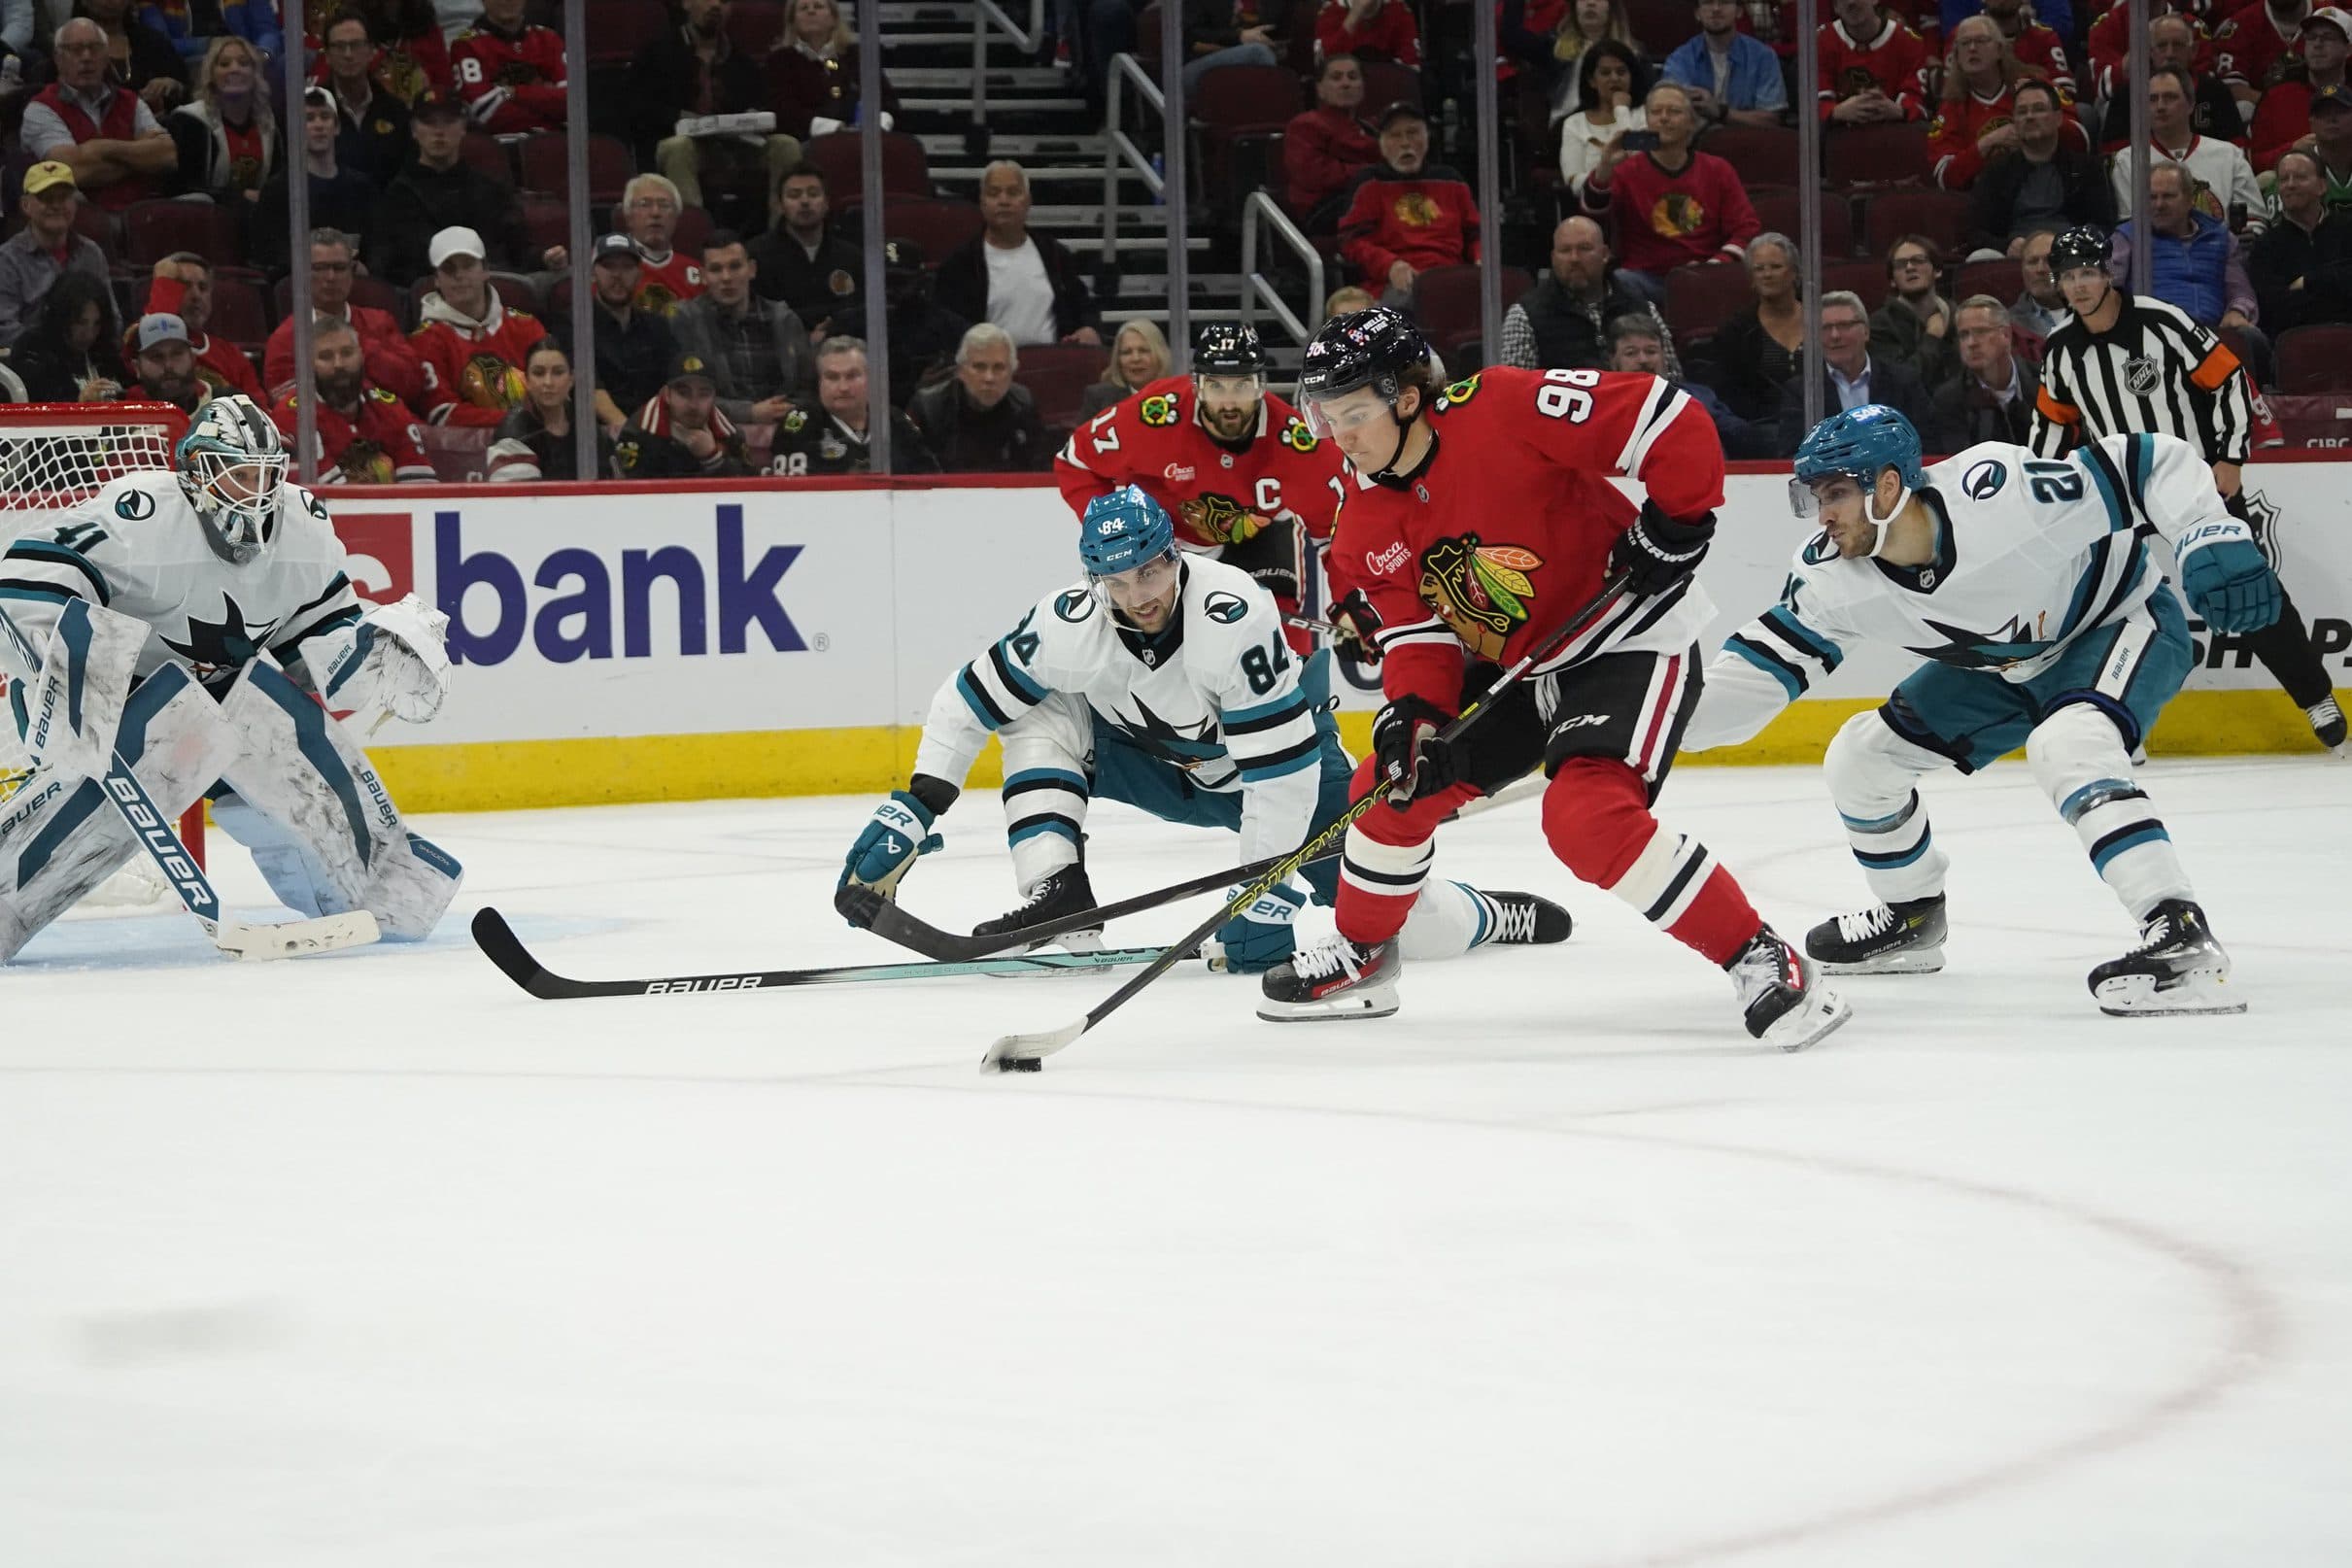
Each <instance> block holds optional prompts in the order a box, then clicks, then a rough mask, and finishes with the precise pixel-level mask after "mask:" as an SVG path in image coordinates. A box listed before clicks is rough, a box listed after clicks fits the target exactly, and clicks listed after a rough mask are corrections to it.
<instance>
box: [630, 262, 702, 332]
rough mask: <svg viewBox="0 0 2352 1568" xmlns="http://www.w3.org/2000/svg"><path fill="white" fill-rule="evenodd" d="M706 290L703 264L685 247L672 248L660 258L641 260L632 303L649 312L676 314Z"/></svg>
mask: <svg viewBox="0 0 2352 1568" xmlns="http://www.w3.org/2000/svg"><path fill="white" fill-rule="evenodd" d="M701 291H702V265H701V263H700V262H699V260H697V259H696V258H695V257H694V256H688V255H687V254H686V253H685V252H684V251H679V250H672V251H671V252H670V253H669V254H668V255H667V256H664V257H663V258H662V259H661V260H660V261H658V262H657V261H655V260H653V259H652V258H650V257H644V258H641V259H640V260H639V261H638V263H637V292H636V296H635V297H634V298H633V299H631V301H630V303H631V305H632V306H633V307H635V308H636V309H638V310H641V311H644V312H645V313H646V314H647V315H649V316H674V315H676V314H677V310H678V307H679V306H680V305H683V304H684V303H686V301H688V300H690V299H692V298H694V297H695V296H696V295H697V294H699V293H700V292H701Z"/></svg>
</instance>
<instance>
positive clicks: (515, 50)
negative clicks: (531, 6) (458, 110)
mask: <svg viewBox="0 0 2352 1568" xmlns="http://www.w3.org/2000/svg"><path fill="white" fill-rule="evenodd" d="M524 4H525V0H482V19H481V20H480V21H479V22H477V23H476V24H475V25H473V26H471V27H468V28H466V29H465V30H464V31H463V32H461V33H460V34H459V35H458V36H457V37H456V38H453V39H451V40H450V44H449V64H450V69H451V71H452V72H453V73H454V74H455V75H456V77H457V79H458V96H459V97H460V98H461V99H463V100H464V102H465V118H466V120H467V122H468V123H470V124H471V125H472V126H473V128H474V129H475V130H479V131H488V132H490V133H491V134H492V135H493V136H517V135H522V134H525V133H527V132H529V131H538V130H559V131H560V130H562V128H563V115H564V109H565V103H564V94H563V85H564V83H565V81H566V80H567V78H566V74H565V68H564V64H563V40H562V39H561V38H559V37H558V36H557V35H556V34H555V32H554V31H553V30H552V29H549V28H546V27H541V26H538V25H536V24H534V23H531V22H527V21H525V20H524V19H523V8H524Z"/></svg>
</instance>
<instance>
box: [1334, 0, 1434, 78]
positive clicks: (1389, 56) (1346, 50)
mask: <svg viewBox="0 0 2352 1568" xmlns="http://www.w3.org/2000/svg"><path fill="white" fill-rule="evenodd" d="M1314 52H1315V57H1316V58H1317V59H1325V60H1327V59H1329V58H1331V56H1333V55H1334V54H1352V55H1354V56H1355V57H1356V58H1357V59H1359V60H1394V61H1395V62H1396V63H1397V64H1399V65H1415V66H1417V65H1419V64H1420V63H1421V29H1420V28H1419V26H1418V25H1416V24H1415V21H1414V19H1413V11H1412V9H1411V8H1410V7H1408V6H1407V5H1406V4H1405V0H1323V5H1322V8H1321V9H1320V10H1318V11H1317V12H1315V14H1314Z"/></svg>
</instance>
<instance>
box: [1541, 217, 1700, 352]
mask: <svg viewBox="0 0 2352 1568" xmlns="http://www.w3.org/2000/svg"><path fill="white" fill-rule="evenodd" d="M1609 260H1610V256H1609V240H1608V238H1607V236H1605V235H1603V234H1602V233H1601V225H1600V224H1598V223H1596V222H1593V221H1592V220H1591V219H1589V218H1583V217H1578V218H1570V219H1566V220H1563V221H1562V222H1561V223H1560V224H1559V226H1558V227H1557V228H1554V229H1553V230H1552V231H1551V268H1550V270H1548V271H1547V272H1546V273H1545V274H1544V275H1543V276H1542V277H1541V278H1538V279H1537V280H1536V281H1535V287H1534V288H1533V289H1530V290H1527V292H1525V293H1524V294H1521V295H1520V296H1519V297H1518V299H1517V302H1515V303H1514V304H1513V305H1512V307H1511V308H1510V309H1509V310H1507V311H1505V312H1504V313H1503V346H1502V352H1501V353H1499V354H1497V355H1496V356H1495V357H1494V362H1495V363H1496V364H1508V365H1517V366H1519V367H1520V368H1521V369H1526V370H1601V369H1606V368H1607V367H1608V364H1609V329H1610V324H1611V323H1613V322H1617V321H1620V320H1622V319H1623V318H1625V317H1627V316H1647V317H1650V318H1652V319H1653V321H1654V322H1655V324H1656V325H1657V330H1658V343H1659V345H1660V347H1659V351H1658V353H1659V363H1660V364H1661V365H1663V366H1664V368H1663V369H1661V370H1660V371H1658V374H1660V375H1662V376H1665V377H1667V378H1668V379H1669V380H1680V379H1681V378H1682V374H1683V367H1682V364H1681V362H1680V361H1679V360H1677V359H1676V358H1675V354H1674V340H1673V337H1672V335H1671V334H1670V333H1668V332H1667V330H1666V323H1665V321H1664V319H1663V318H1662V317H1659V316H1658V314H1657V307H1656V306H1655V305H1653V304H1652V303H1650V301H1649V299H1648V297H1647V296H1645V295H1642V294H1637V293H1635V292H1634V291H1633V290H1629V289H1626V288H1624V287H1622V286H1621V285H1619V284H1616V283H1613V282H1612V281H1611V278H1610V271H1609Z"/></svg>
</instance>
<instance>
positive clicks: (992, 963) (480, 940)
mask: <svg viewBox="0 0 2352 1568" xmlns="http://www.w3.org/2000/svg"><path fill="white" fill-rule="evenodd" d="M473 931H474V945H475V946H477V947H479V948H481V949H482V952H483V955H484V956H485V957H487V958H488V959H489V960H490V961H491V962H492V963H493V964H495V965H497V966H498V968H499V970H500V971H503V972H504V973H505V975H506V977H507V978H508V979H510V980H512V981H514V982H515V984H517V985H519V986H521V987H522V988H523V989H524V990H526V991H528V992H529V993H530V994H531V995H532V996H534V997H537V998H538V999H539V1000H540V1001H542V1002H565V1001H570V1000H572V999H574V998H578V997H649V996H675V995H678V994H680V993H683V992H690V991H765V990H769V989H773V988H776V987H781V986H787V985H851V984H856V983H857V982H859V981H863V980H937V979H948V978H953V977H955V976H959V975H967V974H994V975H1008V974H1051V973H1054V972H1056V971H1065V970H1099V969H1115V968H1117V967H1119V966H1121V965H1126V964H1147V963H1149V962H1151V961H1152V960H1154V959H1156V958H1158V957H1160V956H1161V954H1160V950H1159V949H1158V948H1156V947H1114V948H1107V949H1105V950H1104V951H1102V952H1097V953H1032V954H1029V955H1027V956H1025V957H1012V958H984V959H976V960H973V961H971V962H970V963H962V964H850V965H839V966H835V968H832V969H818V970H746V971H739V972H736V973H733V974H663V975H656V976H653V977H651V978H648V979H641V980H575V979H572V978H571V977H570V976H568V975H563V974H558V973H556V972H555V971H553V970H551V969H549V968H548V967H547V966H546V965H544V964H542V963H540V962H539V961H538V960H537V959H535V958H533V957H531V956H530V950H529V949H528V948H527V947H525V946H524V945H523V941H522V938H521V937H517V936H516V935H515V933H514V928H513V927H511V926H509V925H508V924H507V923H506V917H505V916H504V915H502V914H500V913H498V911H497V910H495V909H493V908H489V907H487V906H485V907H483V908H481V909H477V910H475V911H474V921H473Z"/></svg>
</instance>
